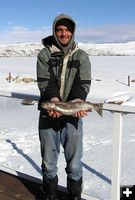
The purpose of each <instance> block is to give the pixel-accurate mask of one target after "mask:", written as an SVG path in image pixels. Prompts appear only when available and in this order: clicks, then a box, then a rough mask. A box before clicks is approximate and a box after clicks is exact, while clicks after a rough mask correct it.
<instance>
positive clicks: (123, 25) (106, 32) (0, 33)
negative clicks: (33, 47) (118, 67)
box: [0, 0, 135, 44]
mask: <svg viewBox="0 0 135 200" xmlns="http://www.w3.org/2000/svg"><path fill="white" fill-rule="evenodd" d="M0 5H1V6H0V44H11V43H21V42H38V43H39V42H41V39H42V38H43V37H46V36H48V35H51V34H52V23H53V20H54V19H55V17H56V16H57V15H59V14H61V13H65V14H67V15H70V16H71V17H72V18H73V19H74V20H75V22H76V25H77V29H76V41H77V42H84V43H123V42H130V41H135V11H134V8H135V1H134V0H66V1H63V0H57V1H56V0H38V1H37V0H23V1H19V0H12V1H11V0H0Z"/></svg>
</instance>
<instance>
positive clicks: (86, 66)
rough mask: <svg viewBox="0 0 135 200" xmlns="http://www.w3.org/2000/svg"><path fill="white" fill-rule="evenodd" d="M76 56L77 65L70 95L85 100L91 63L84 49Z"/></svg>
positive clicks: (89, 83) (89, 80) (88, 88)
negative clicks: (77, 58) (77, 59)
mask: <svg viewBox="0 0 135 200" xmlns="http://www.w3.org/2000/svg"><path fill="white" fill-rule="evenodd" d="M78 57H79V66H78V69H77V73H76V76H75V79H74V83H73V86H72V89H71V94H70V95H71V97H72V98H73V99H75V98H80V99H82V100H84V101H85V100H86V98H87V95H88V93H89V91H90V85H91V63H90V60H89V57H88V55H87V53H86V52H85V51H81V53H79V55H78Z"/></svg>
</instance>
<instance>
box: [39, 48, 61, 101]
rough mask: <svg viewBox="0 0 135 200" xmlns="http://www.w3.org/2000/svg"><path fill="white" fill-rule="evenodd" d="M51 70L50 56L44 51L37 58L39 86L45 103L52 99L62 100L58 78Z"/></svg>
mask: <svg viewBox="0 0 135 200" xmlns="http://www.w3.org/2000/svg"><path fill="white" fill-rule="evenodd" d="M51 69H52V68H51V66H49V57H48V54H47V52H46V50H45V49H42V50H41V51H40V53H39V54H38V57H37V84H38V87H39V90H40V93H41V99H42V100H44V101H47V100H50V99H51V98H52V97H58V98H60V95H59V90H58V86H57V81H56V77H55V76H54V74H53V72H52V70H51Z"/></svg>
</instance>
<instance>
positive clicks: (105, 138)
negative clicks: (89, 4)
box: [0, 44, 135, 200]
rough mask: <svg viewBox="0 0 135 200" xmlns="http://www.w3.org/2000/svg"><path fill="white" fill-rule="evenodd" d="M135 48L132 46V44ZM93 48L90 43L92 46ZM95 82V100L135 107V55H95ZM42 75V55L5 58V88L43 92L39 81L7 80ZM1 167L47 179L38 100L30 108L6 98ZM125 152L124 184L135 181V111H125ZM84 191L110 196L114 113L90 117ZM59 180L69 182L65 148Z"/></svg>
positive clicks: (0, 62) (0, 100) (0, 84)
mask: <svg viewBox="0 0 135 200" xmlns="http://www.w3.org/2000/svg"><path fill="white" fill-rule="evenodd" d="M130 45H131V44H130ZM131 46H132V45H131ZM86 48H88V46H86ZM90 60H91V64H92V85H91V91H90V93H89V95H88V100H89V101H91V102H92V101H95V102H104V101H106V100H108V101H109V99H110V100H112V99H113V100H122V101H123V105H124V104H126V105H129V106H135V82H131V85H130V86H128V84H127V77H128V75H130V77H131V80H134V79H135V71H134V63H135V56H90ZM9 72H11V74H12V76H13V77H16V76H19V77H32V78H36V57H10V58H9V57H8V58H7V57H5V58H0V90H6V91H16V92H25V93H31V94H39V91H38V88H37V85H36V83H35V82H31V83H24V82H20V83H16V82H15V81H11V83H9V82H8V81H7V80H6V79H5V78H6V77H7V76H8V73H9ZM0 104H1V109H0V122H1V123H0V141H1V142H0V165H1V166H4V167H7V168H11V169H14V170H17V171H20V172H23V173H26V174H29V175H32V176H35V177H38V178H41V167H40V165H41V156H40V144H39V138H38V117H39V112H38V110H37V104H34V105H31V106H26V105H22V104H21V100H19V99H12V98H6V97H0ZM123 117H124V135H123V151H122V174H121V175H122V176H121V184H122V185H132V184H134V180H135V175H134V169H135V155H134V149H135V148H134V146H135V132H134V131H135V124H134V122H135V115H133V114H125V115H124V116H123ZM83 121H84V137H83V145H84V150H83V159H82V164H83V177H84V184H83V192H84V193H85V194H89V195H91V196H94V197H97V198H99V199H102V200H110V190H111V170H112V169H111V164H112V144H113V141H112V136H113V113H111V112H108V111H104V112H103V117H100V116H99V115H98V114H97V113H96V112H94V111H93V112H92V113H89V115H88V116H87V117H86V118H84V120H83ZM58 176H59V184H60V185H63V186H66V174H65V159H64V154H63V149H62V147H61V153H60V156H59V161H58Z"/></svg>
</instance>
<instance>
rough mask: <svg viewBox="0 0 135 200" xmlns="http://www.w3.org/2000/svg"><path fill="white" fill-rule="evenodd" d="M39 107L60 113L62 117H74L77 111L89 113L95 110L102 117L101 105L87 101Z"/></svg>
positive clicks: (51, 103) (56, 103) (50, 103)
mask: <svg viewBox="0 0 135 200" xmlns="http://www.w3.org/2000/svg"><path fill="white" fill-rule="evenodd" d="M41 107H42V108H43V109H46V110H49V111H51V110H54V111H57V112H60V113H61V114H63V115H74V114H75V113H77V112H78V111H81V110H84V111H91V110H95V111H96V112H97V113H98V114H99V115H100V116H102V108H103V103H91V102H89V101H85V102H83V101H82V102H66V103H63V102H60V101H57V102H51V101H50V102H44V103H42V104H41Z"/></svg>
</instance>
